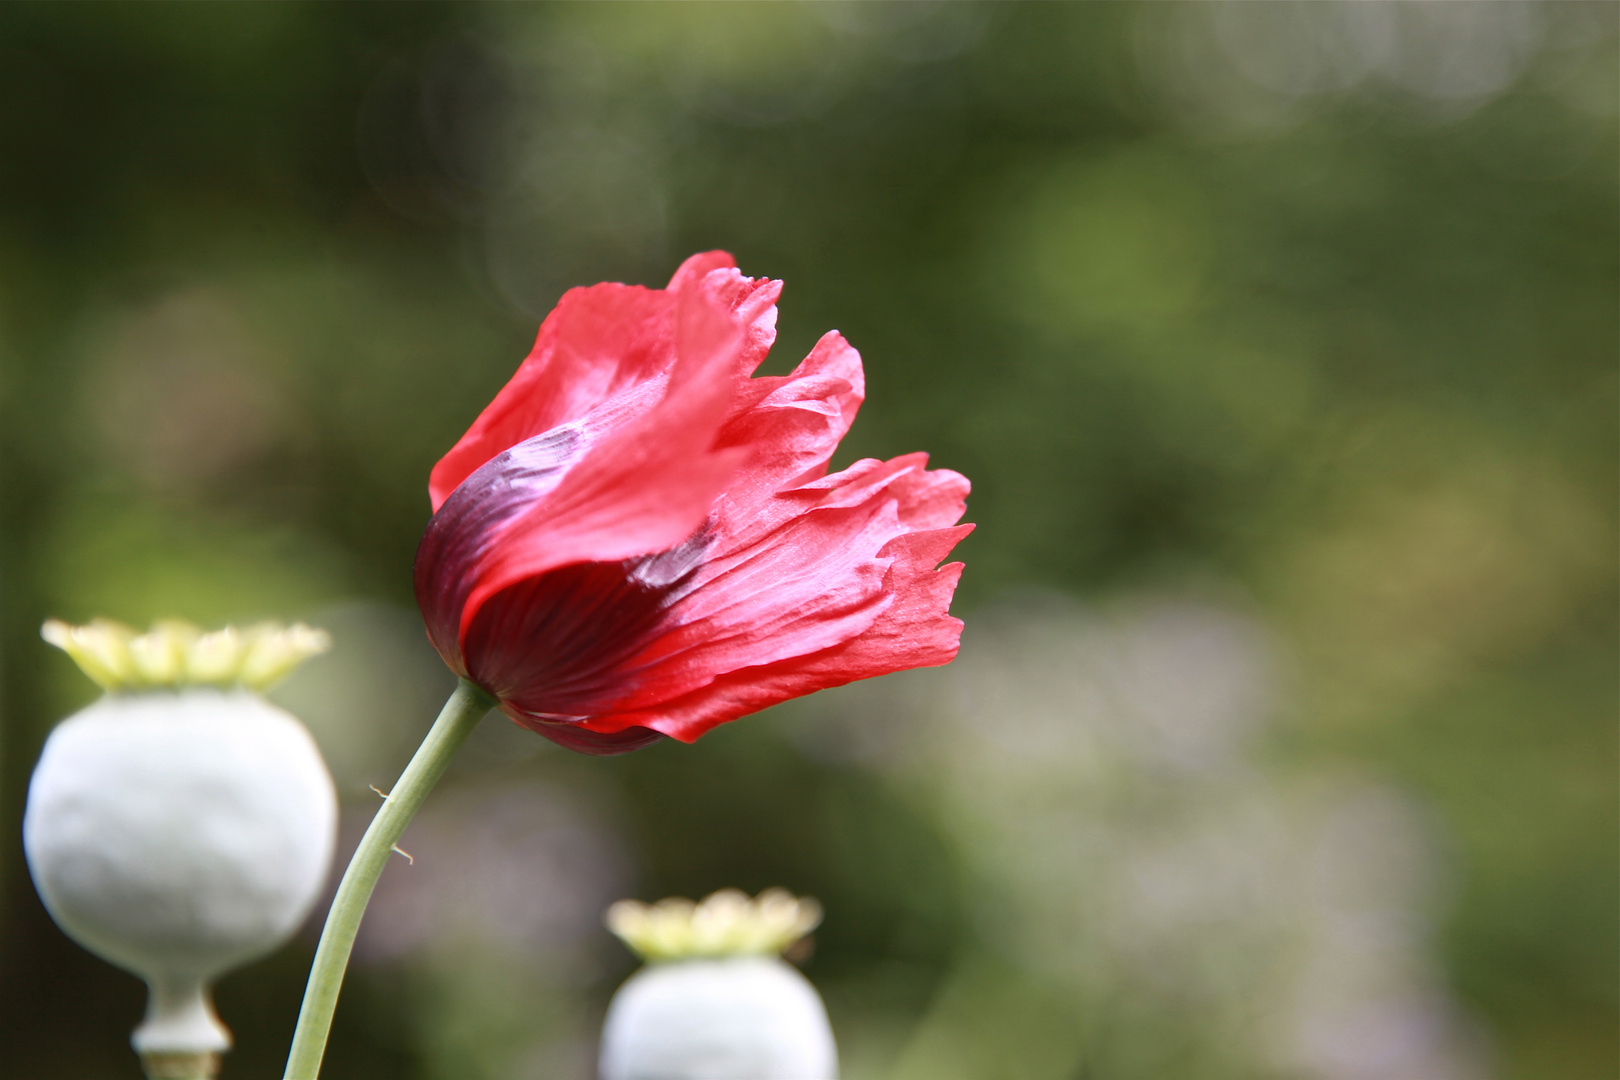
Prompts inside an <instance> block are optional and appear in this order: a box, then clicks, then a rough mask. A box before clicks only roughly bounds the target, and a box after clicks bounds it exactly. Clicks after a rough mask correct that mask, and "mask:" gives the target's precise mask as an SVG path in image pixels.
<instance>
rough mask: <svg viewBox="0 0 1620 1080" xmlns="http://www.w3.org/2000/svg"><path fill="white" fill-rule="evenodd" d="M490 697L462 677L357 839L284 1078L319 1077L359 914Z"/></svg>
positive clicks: (328, 921)
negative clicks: (402, 837)
mask: <svg viewBox="0 0 1620 1080" xmlns="http://www.w3.org/2000/svg"><path fill="white" fill-rule="evenodd" d="M494 704H495V699H494V698H492V697H490V696H489V695H488V694H486V693H484V691H482V690H480V689H479V688H478V687H476V686H474V685H473V684H472V683H470V682H468V681H467V680H466V679H463V680H461V685H460V686H458V687H456V692H455V693H454V694H451V695H450V700H449V701H447V702H445V703H444V709H443V711H441V712H440V713H439V718H438V719H437V720H435V721H434V722H433V728H432V730H430V731H429V732H428V733H427V738H425V739H423V740H422V745H421V746H419V747H417V749H416V756H414V757H412V758H411V763H410V764H409V765H407V766H405V772H404V773H402V774H401V775H400V778H399V783H397V784H395V785H394V790H393V791H391V792H389V793H388V797H387V798H386V799H384V800H383V805H382V809H381V810H379V811H377V816H376V817H375V818H373V819H372V820H371V827H370V828H368V829H367V830H366V835H365V836H363V837H362V838H361V839H360V846H359V847H358V848H357V849H356V850H355V853H354V858H353V859H350V860H349V868H348V869H347V870H345V871H344V872H343V881H342V882H341V883H340V884H339V885H338V889H337V895H336V896H335V897H333V898H332V910H331V911H329V912H328V913H327V915H326V927H325V929H323V930H322V931H321V943H320V946H319V947H318V948H317V949H316V950H315V963H314V964H313V965H311V967H310V969H309V985H308V987H307V988H306V989H305V990H304V1007H303V1008H302V1009H300V1010H299V1012H298V1026H297V1027H296V1028H295V1029H294V1030H293V1041H292V1052H291V1053H289V1054H288V1055H287V1073H286V1080H316V1078H317V1077H318V1076H319V1075H320V1071H321V1056H322V1055H323V1054H325V1053H326V1036H327V1033H328V1032H329V1031H331V1029H332V1010H333V1009H335V1008H336V1007H337V999H338V990H339V989H341V988H342V986H343V972H344V969H345V968H347V967H348V966H349V953H350V951H351V950H352V949H353V948H354V935H355V933H356V931H358V930H359V929H360V916H362V915H364V914H365V911H366V904H367V903H368V902H369V901H370V900H371V890H372V889H373V888H375V887H376V885H377V878H378V877H379V876H381V874H382V870H383V867H384V866H385V865H387V863H388V857H389V855H390V853H392V851H393V850H394V845H395V844H396V843H398V842H399V838H400V835H401V834H402V833H404V832H405V826H407V825H409V824H410V823H411V818H413V817H414V816H416V811H417V808H418V807H420V806H421V805H422V800H423V799H425V798H427V793H428V792H429V791H431V790H433V785H434V784H436V783H438V780H439V777H440V776H442V775H443V774H444V769H445V766H446V765H448V764H450V759H451V758H452V757H453V756H454V755H455V752H456V751H457V750H458V749H459V748H460V747H461V744H462V743H464V742H466V741H467V736H468V735H471V734H472V730H473V728H475V727H477V726H478V721H480V720H482V719H483V718H484V714H485V713H487V712H489V710H490V709H491V708H492V707H493V706H494Z"/></svg>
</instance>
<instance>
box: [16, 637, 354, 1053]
mask: <svg viewBox="0 0 1620 1080" xmlns="http://www.w3.org/2000/svg"><path fill="white" fill-rule="evenodd" d="M45 637H46V639H47V640H49V641H51V642H52V643H53V644H56V645H60V646H61V647H62V648H63V649H65V650H66V651H67V652H68V653H69V654H70V655H71V656H73V658H74V659H75V660H76V661H78V663H79V665H80V667H82V668H83V669H84V670H85V672H86V673H87V674H89V675H90V676H91V677H92V678H94V679H95V680H96V681H97V682H99V683H100V684H101V685H102V686H103V687H104V688H106V689H107V690H108V693H107V695H106V696H104V697H103V698H101V699H100V700H99V701H97V702H95V703H93V704H91V705H90V706H88V707H87V708H85V709H83V710H81V711H80V712H78V713H76V714H74V715H73V716H71V717H69V718H68V719H66V720H64V721H63V722H62V723H61V724H59V725H58V726H57V727H56V729H55V730H54V731H52V732H51V735H50V737H49V739H47V740H46V743H45V748H44V751H43V752H42V753H41V755H40V759H39V764H38V765H37V766H36V767H35V769H34V775H33V778H32V780H31V781H30V783H29V787H28V805H27V809H26V811H25V814H24V818H23V845H24V849H25V851H26V854H27V858H28V868H29V872H30V874H31V875H32V877H33V880H34V886H35V888H36V889H37V890H38V892H39V895H40V899H41V900H43V901H44V903H45V907H46V909H47V910H48V911H49V912H50V914H51V917H52V918H53V919H54V920H55V921H56V923H57V925H58V926H60V927H61V928H62V929H63V931H65V932H66V933H67V934H68V936H69V937H71V938H73V939H74V940H75V941H77V942H78V943H79V944H80V945H82V946H84V947H85V948H86V949H88V950H90V951H91V952H93V953H95V954H96V955H97V956H100V957H101V958H102V959H104V960H107V961H108V962H110V963H113V964H116V965H117V966H119V967H122V968H124V969H126V970H128V971H131V972H133V973H134V974H136V975H138V976H140V977H141V978H142V979H144V980H145V981H146V983H147V986H148V988H149V990H150V996H149V999H148V1007H147V1014H146V1018H145V1020H144V1022H143V1023H142V1024H141V1025H140V1026H139V1027H138V1028H137V1029H136V1030H135V1033H134V1036H133V1039H132V1042H133V1043H134V1046H135V1049H136V1051H137V1052H139V1053H140V1055H141V1057H142V1060H143V1063H144V1064H145V1066H146V1068H147V1071H148V1074H149V1075H151V1076H154V1077H157V1076H173V1077H205V1076H209V1075H212V1073H213V1071H214V1070H215V1069H216V1068H217V1065H218V1055H219V1054H220V1053H221V1052H222V1051H224V1050H226V1049H228V1048H229V1047H230V1043H231V1039H230V1033H229V1032H228V1031H227V1030H226V1028H225V1027H224V1025H222V1024H221V1023H220V1022H219V1019H218V1018H217V1017H216V1016H215V1015H214V1010H213V1005H212V1003H211V1001H210V984H211V983H212V981H213V980H214V979H215V978H216V977H217V976H219V975H220V974H222V973H223V972H225V971H227V970H229V969H231V968H233V967H236V966H238V965H240V964H243V963H245V962H247V961H249V960H252V959H255V958H257V957H259V956H261V955H263V954H265V953H267V952H269V951H270V950H272V949H274V948H275V947H276V946H278V945H280V944H281V943H282V942H284V941H285V940H286V939H287V938H288V937H289V936H290V935H291V934H292V933H293V931H295V930H296V929H297V928H298V926H299V924H300V923H301V922H302V921H303V919H304V917H305V915H307V914H308V912H309V909H310V907H311V905H312V904H313V903H314V901H315V899H316V897H317V896H318V895H319V893H320V890H321V887H322V886H323V885H324V883H325V881H326V875H327V871H328V868H329V865H330V862H331V858H332V848H333V844H334V841H335V836H336V825H337V796H336V791H335V789H334V788H333V785H332V779H331V776H330V774H329V773H328V772H327V769H326V765H325V763H324V761H323V760H322V759H321V755H320V751H319V750H318V749H317V748H316V746H315V742H314V740H313V739H311V738H310V736H309V733H308V732H307V731H306V730H305V729H304V726H303V725H302V724H300V723H299V722H298V720H297V719H296V718H294V717H293V716H291V715H290V714H288V713H286V712H284V711H283V710H281V709H278V708H276V707H275V706H273V705H271V704H270V703H268V702H267V701H265V700H264V699H263V698H261V697H259V696H258V694H257V693H255V692H254V691H255V690H257V689H260V688H262V687H263V686H265V685H266V684H268V683H269V682H271V681H273V680H274V679H276V678H278V677H279V676H280V675H282V674H285V672H286V671H288V670H290V669H291V668H292V667H293V666H294V665H296V664H297V663H298V662H299V661H300V660H302V659H304V658H305V657H307V656H309V655H311V654H312V653H314V652H318V651H321V650H322V649H324V648H325V647H326V636H325V635H324V634H322V633H319V632H317V631H312V630H310V629H308V628H307V627H292V628H290V629H282V628H280V627H275V626H268V625H267V626H261V627H255V628H252V629H250V630H247V631H241V632H238V631H236V630H233V629H227V630H223V631H218V632H216V633H213V634H202V633H200V632H198V631H197V630H196V629H195V628H193V627H191V626H189V625H187V624H183V623H165V624H160V625H159V626H157V627H154V628H153V630H152V632H151V633H149V634H145V635H139V636H137V635H135V634H134V633H133V631H130V630H129V629H128V628H126V627H122V626H119V625H118V624H116V623H110V622H105V621H101V622H97V623H93V624H91V625H90V626H85V627H68V626H66V625H64V624H61V623H56V622H52V623H47V624H46V628H45Z"/></svg>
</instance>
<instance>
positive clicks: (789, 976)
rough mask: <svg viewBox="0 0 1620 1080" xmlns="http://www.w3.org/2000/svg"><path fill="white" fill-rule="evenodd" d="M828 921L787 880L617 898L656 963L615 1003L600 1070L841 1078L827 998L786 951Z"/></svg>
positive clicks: (720, 1077) (711, 1077) (632, 936)
mask: <svg viewBox="0 0 1620 1080" xmlns="http://www.w3.org/2000/svg"><path fill="white" fill-rule="evenodd" d="M820 921H821V908H820V906H819V905H817V904H816V902H815V901H814V900H808V899H804V900H801V899H795V898H794V897H792V896H790V895H789V894H788V893H786V892H783V891H782V890H781V889H768V890H766V891H765V892H762V893H760V894H759V896H758V897H757V898H756V899H753V900H750V899H749V898H748V897H747V896H745V895H744V894H742V893H740V892H738V891H736V890H735V889H724V890H722V891H720V892H717V893H715V894H713V895H712V896H710V897H708V899H706V900H704V901H703V902H702V903H700V904H694V903H692V901H690V900H680V899H671V900H663V901H660V902H659V903H657V904H654V905H651V906H649V905H646V904H639V903H637V902H635V901H633V900H621V901H619V902H618V903H617V904H614V905H613V906H612V907H611V908H609V909H608V913H607V924H608V928H609V929H610V930H612V931H613V932H614V933H615V934H617V935H618V936H619V937H620V938H621V939H622V940H623V941H624V943H625V944H626V945H628V946H629V947H630V948H631V950H632V951H634V952H635V953H636V954H637V955H638V956H640V957H641V958H642V959H643V960H644V961H646V966H645V967H643V968H642V969H641V970H640V971H638V972H636V973H635V974H634V975H632V976H630V978H629V979H628V980H626V982H625V984H624V985H623V986H621V987H620V988H619V991H618V993H617V994H615V995H614V997H613V1002H612V1004H610V1005H609V1006H608V1012H607V1020H606V1022H605V1023H604V1025H603V1029H602V1056H601V1078H602V1080H837V1077H838V1051H837V1047H836V1046H835V1044H834V1042H833V1035H832V1027H831V1026H830V1025H829V1024H828V1023H827V1010H826V1008H825V1007H824V1006H823V1005H822V1003H821V996H820V995H819V994H817V993H816V990H815V987H813V986H811V985H810V982H809V980H807V979H806V978H805V977H804V976H803V975H801V974H799V972H798V971H797V970H796V969H795V968H793V967H792V966H790V965H789V964H787V963H785V962H784V961H783V960H782V959H781V953H782V951H783V950H784V949H787V948H789V947H790V946H792V945H793V944H795V943H796V942H798V941H799V940H800V939H801V938H803V937H804V936H805V935H806V934H808V933H809V932H810V931H811V930H813V929H815V927H816V925H817V924H818V923H819V922H820Z"/></svg>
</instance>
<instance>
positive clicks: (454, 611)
mask: <svg viewBox="0 0 1620 1080" xmlns="http://www.w3.org/2000/svg"><path fill="white" fill-rule="evenodd" d="M781 289H782V283H781V282H779V281H767V280H764V279H760V278H746V277H743V276H742V275H741V274H740V273H738V271H737V270H736V264H735V263H734V262H733V260H732V259H731V257H730V256H729V255H727V254H725V253H724V252H718V251H717V252H710V253H708V254H704V255H695V256H693V257H692V258H690V259H688V260H687V261H686V262H685V263H684V264H683V265H682V266H681V268H680V269H679V270H678V271H676V273H675V277H674V278H673V279H672V280H671V281H670V284H669V288H667V289H645V288H639V287H634V286H628V285H617V284H603V285H596V286H593V287H591V288H584V289H573V290H571V291H570V292H568V293H567V294H566V295H565V296H563V298H562V300H561V301H560V302H559V303H558V305H557V307H556V310H554V311H553V312H552V313H551V314H550V315H549V316H547V317H546V320H545V322H544V324H542V325H541V327H540V335H539V338H538V340H537V341H536V342H535V346H534V350H533V351H532V352H531V353H530V354H529V357H528V359H526V360H524V362H523V364H522V366H520V367H519V368H518V370H517V374H515V375H513V376H512V380H511V381H510V382H508V383H507V384H506V386H505V387H504V388H503V389H502V390H501V392H500V393H499V394H497V395H496V397H495V400H494V401H493V402H492V403H491V404H490V405H489V407H488V408H486V409H485V410H484V412H483V414H482V415H480V416H479V417H478V419H477V421H475V422H474V423H473V426H472V427H471V428H470V429H469V430H468V431H467V434H466V435H464V436H462V438H461V441H460V442H458V443H457V444H456V445H455V446H454V447H453V448H452V449H451V450H450V452H449V453H448V454H446V455H445V456H444V458H443V459H442V460H441V461H440V462H439V463H438V465H436V466H435V467H434V469H433V474H432V477H431V479H430V482H429V485H428V489H429V492H430V494H431V496H432V499H433V508H434V514H433V519H432V521H430V522H429V523H428V527H427V532H426V533H425V534H424V535H423V537H422V544H421V547H420V548H419V549H418V550H417V555H416V596H417V601H418V602H419V603H420V605H421V608H422V614H423V617H424V619H425V620H426V622H427V628H428V636H429V637H430V638H431V639H432V641H433V644H434V647H435V648H437V649H438V650H439V654H440V655H441V656H443V657H444V659H445V661H446V662H447V663H448V664H449V665H450V666H451V667H452V668H454V669H455V670H456V672H457V673H459V674H461V675H462V676H464V677H466V678H468V679H471V680H472V681H473V682H474V683H476V684H478V685H479V686H481V687H483V688H484V689H485V690H486V691H487V692H489V693H490V694H492V695H493V696H494V697H495V698H496V699H497V700H498V701H499V702H500V705H501V708H502V709H503V710H504V711H505V712H506V714H507V715H508V716H510V717H511V718H512V719H514V720H516V721H517V722H518V723H520V724H523V725H524V726H526V727H530V728H533V729H534V730H535V731H538V732H539V733H541V734H542V735H545V736H547V737H548V738H550V739H553V740H555V741H556V742H559V743H561V744H563V745H564V746H567V747H570V748H572V749H575V750H582V751H585V752H587V753H594V754H612V753H622V752H624V751H627V750H633V749H635V748H637V747H639V746H643V745H645V744H647V743H649V742H652V741H654V740H656V739H658V738H660V737H661V736H664V735H667V736H670V737H672V738H675V739H679V740H681V741H683V742H691V741H692V740H693V739H696V738H697V737H698V736H699V735H701V734H703V733H704V732H705V731H707V730H709V729H710V728H712V727H714V726H715V725H717V724H722V723H725V722H726V721H728V720H734V719H736V718H737V717H739V716H744V715H746V714H748V713H751V712H756V711H758V710H760V709H763V708H765V707H766V706H769V705H774V704H776V703H777V702H780V701H785V700H787V699H788V698H792V697H798V696H800V695H803V694H808V693H811V692H813V691H816V690H821V689H824V688H826V687H829V686H840V685H842V684H844V683H847V682H851V681H853V680H855V679H864V678H867V677H869V676H872V675H881V674H883V673H885V672H890V671H897V670H900V669H903V668H912V667H923V666H930V665H935V664H944V663H948V662H949V661H950V660H951V659H952V657H954V656H955V655H956V647H957V638H958V636H959V634H960V632H961V628H962V624H961V622H959V621H958V620H956V619H954V618H952V617H951V616H950V615H949V614H948V613H947V609H948V608H949V606H950V600H951V594H952V593H953V592H954V591H955V588H956V581H957V578H958V577H959V576H960V575H961V571H962V564H960V563H952V564H951V565H949V566H944V567H939V563H940V561H941V560H942V559H944V557H945V556H946V554H948V553H949V552H950V550H951V548H952V547H954V546H955V544H956V542H957V541H958V540H960V539H961V538H962V537H963V536H964V535H966V534H967V533H968V532H969V531H970V530H971V529H972V526H971V525H957V524H956V521H957V519H958V518H960V517H961V516H962V512H963V509H964V502H963V500H964V499H965V498H966V496H967V492H968V482H967V480H966V479H965V478H963V477H962V476H960V475H958V474H957V473H954V472H949V471H947V470H943V469H939V470H933V471H929V470H928V469H927V468H926V465H927V461H928V458H927V455H926V454H908V455H905V456H904V457H898V458H895V459H893V460H891V461H876V460H865V461H858V462H856V463H855V464H854V465H851V466H850V467H849V468H847V469H845V470H844V471H842V472H839V473H833V474H831V475H828V473H827V463H828V460H829V459H830V458H831V456H832V453H833V450H834V449H835V448H836V447H837V445H838V440H839V439H840V438H842V437H843V435H844V433H845V432H846V431H847V430H849V425H850V423H851V421H853V420H854V418H855V411H856V409H858V408H859V407H860V403H861V400H862V397H863V396H864V384H863V379H862V373H861V358H860V354H858V353H857V352H856V351H855V350H854V349H853V348H851V347H850V345H849V344H848V343H847V342H846V341H845V340H844V339H843V337H842V336H841V335H839V334H838V333H837V332H833V333H829V334H827V335H826V336H825V337H823V338H822V339H821V340H820V341H819V342H818V343H817V344H816V347H815V348H814V349H813V350H811V352H810V355H809V356H808V357H806V358H805V360H804V362H803V363H801V364H800V365H799V366H798V368H797V369H796V370H795V371H794V372H793V373H792V374H791V375H786V376H781V377H776V378H751V377H750V376H751V375H752V373H753V371H754V369H755V368H756V367H758V366H759V364H760V362H761V361H762V360H763V359H764V358H765V354H766V352H767V351H768V350H769V349H770V346H771V342H772V341H773V340H774V338H775V336H776V306H775V301H776V298H777V295H778V294H779V293H780V292H781ZM936 567H939V568H938V569H936Z"/></svg>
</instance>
